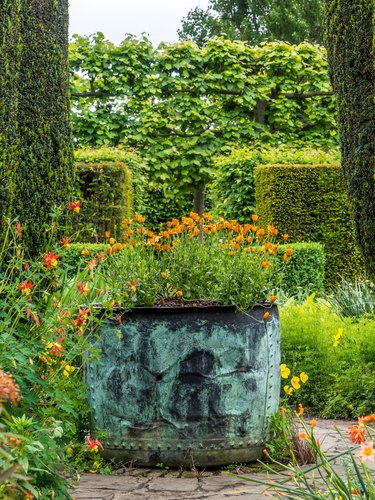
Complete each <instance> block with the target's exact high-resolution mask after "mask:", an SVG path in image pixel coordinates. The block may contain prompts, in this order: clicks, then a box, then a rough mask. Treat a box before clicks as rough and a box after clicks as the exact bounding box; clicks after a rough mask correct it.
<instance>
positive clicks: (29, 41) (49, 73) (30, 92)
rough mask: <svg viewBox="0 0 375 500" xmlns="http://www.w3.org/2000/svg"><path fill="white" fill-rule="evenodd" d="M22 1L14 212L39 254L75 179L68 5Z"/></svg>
mask: <svg viewBox="0 0 375 500" xmlns="http://www.w3.org/2000/svg"><path fill="white" fill-rule="evenodd" d="M21 1H22V23H21V38H22V58H21V64H20V74H19V89H18V90H19V102H18V129H19V130H18V131H19V137H20V141H19V158H18V168H17V172H16V176H17V189H16V200H15V213H16V214H17V216H18V217H19V219H20V220H21V222H22V223H23V225H24V226H25V229H26V230H25V232H24V234H25V235H26V238H27V244H28V248H29V250H30V252H31V253H32V254H36V253H38V252H39V251H40V250H43V248H44V244H45V231H44V226H45V225H46V224H48V223H49V221H50V217H49V214H50V212H51V210H52V209H53V206H54V205H60V204H63V203H66V202H67V201H68V199H69V196H70V193H71V187H72V180H73V179H72V178H73V148H72V135H71V128H70V118H69V110H70V103H69V73H68V0H21Z"/></svg>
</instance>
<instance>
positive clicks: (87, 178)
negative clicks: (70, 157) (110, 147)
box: [75, 161, 133, 238]
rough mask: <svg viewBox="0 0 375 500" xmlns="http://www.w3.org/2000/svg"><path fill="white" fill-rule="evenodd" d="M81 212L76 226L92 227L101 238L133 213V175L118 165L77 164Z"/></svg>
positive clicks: (111, 163)
mask: <svg viewBox="0 0 375 500" xmlns="http://www.w3.org/2000/svg"><path fill="white" fill-rule="evenodd" d="M75 168H76V172H77V179H78V182H79V187H80V200H81V201H82V211H81V213H80V216H79V217H78V226H79V228H80V229H81V230H83V231H84V228H85V227H86V226H91V227H92V228H93V231H94V232H95V234H97V235H98V236H99V237H101V238H103V237H104V233H105V231H110V230H112V229H113V227H114V226H120V224H121V222H122V221H123V220H124V219H125V218H127V217H130V216H131V215H132V213H133V185H132V172H131V170H130V169H129V167H128V166H127V165H126V164H125V163H123V162H121V161H114V162H108V161H104V162H100V163H76V164H75Z"/></svg>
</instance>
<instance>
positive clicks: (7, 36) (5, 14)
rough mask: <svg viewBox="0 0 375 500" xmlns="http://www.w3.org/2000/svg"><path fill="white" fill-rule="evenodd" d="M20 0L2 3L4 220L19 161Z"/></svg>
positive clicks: (0, 194) (0, 175)
mask: <svg viewBox="0 0 375 500" xmlns="http://www.w3.org/2000/svg"><path fill="white" fill-rule="evenodd" d="M19 9H20V0H3V1H2V2H1V5H0V220H1V219H2V218H3V217H4V216H7V215H10V208H11V206H12V201H13V196H14V178H15V171H16V165H17V140H18V137H17V102H18V99H17V92H18V91H17V85H18V73H19V62H20V48H21V44H20V16H19Z"/></svg>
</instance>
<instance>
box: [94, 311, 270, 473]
mask: <svg viewBox="0 0 375 500" xmlns="http://www.w3.org/2000/svg"><path fill="white" fill-rule="evenodd" d="M268 310H269V311H270V313H271V316H270V318H269V319H267V320H264V319H263V314H264V308H263V307H255V308H254V309H253V310H252V311H251V312H250V313H249V314H243V313H239V312H236V311H235V309H234V308H232V307H215V306H212V307H202V308H199V307H177V308H176V307H175V308H137V309H134V310H132V311H130V312H126V313H124V314H123V316H122V324H119V323H118V322H117V321H112V320H107V321H105V322H104V323H103V325H102V326H101V329H100V331H99V337H100V342H99V347H100V349H101V358H100V361H97V360H88V364H87V372H86V378H87V383H88V387H89V402H90V406H91V409H92V427H93V431H94V432H95V430H101V431H103V430H104V431H106V432H107V433H108V437H107V438H106V439H104V443H103V444H104V447H105V450H104V455H105V456H106V457H108V458H113V457H115V458H118V459H121V460H126V461H132V462H133V463H136V464H138V465H147V466H152V465H157V464H160V463H163V464H165V465H169V466H180V465H184V466H191V465H192V464H194V465H197V466H205V467H206V466H214V465H224V464H229V463H235V462H237V463H238V462H248V461H254V460H256V459H258V458H260V457H261V455H262V450H263V448H264V444H265V438H266V432H267V421H266V420H267V415H269V414H271V413H274V412H275V411H277V408H278V401H279V391H280V376H279V364H280V323H279V316H278V312H277V307H276V306H272V308H271V309H268Z"/></svg>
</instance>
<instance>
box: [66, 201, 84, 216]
mask: <svg viewBox="0 0 375 500" xmlns="http://www.w3.org/2000/svg"><path fill="white" fill-rule="evenodd" d="M68 210H71V211H72V212H76V213H77V214H78V213H79V211H80V210H81V202H80V201H72V202H71V203H69V205H68Z"/></svg>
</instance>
